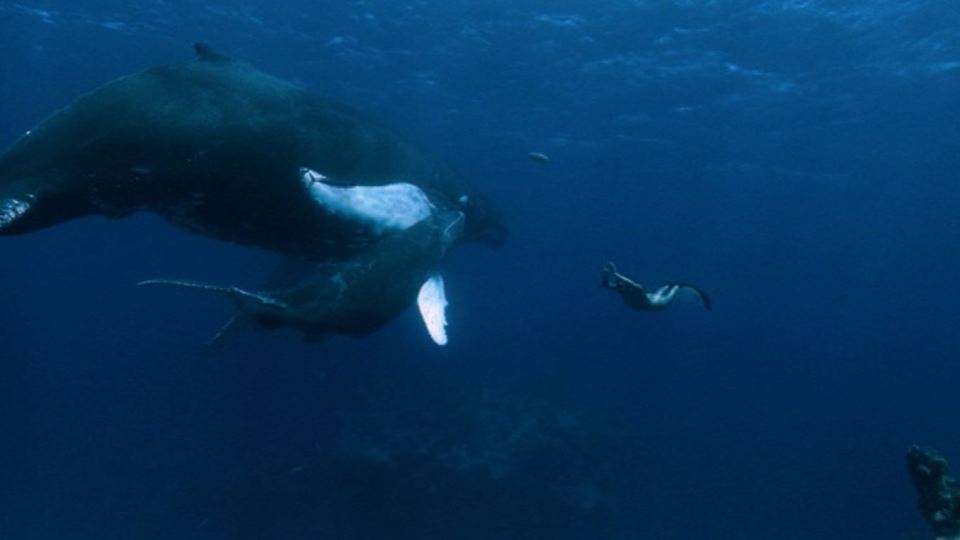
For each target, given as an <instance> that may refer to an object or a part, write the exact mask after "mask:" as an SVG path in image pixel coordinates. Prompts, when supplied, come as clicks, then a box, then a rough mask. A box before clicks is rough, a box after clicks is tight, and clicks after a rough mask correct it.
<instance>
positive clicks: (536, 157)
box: [527, 152, 550, 163]
mask: <svg viewBox="0 0 960 540" xmlns="http://www.w3.org/2000/svg"><path fill="white" fill-rule="evenodd" d="M527 157H528V158H530V161H536V162H537V163H550V156H548V155H546V154H544V153H543V152H530V153H529V154H527Z"/></svg>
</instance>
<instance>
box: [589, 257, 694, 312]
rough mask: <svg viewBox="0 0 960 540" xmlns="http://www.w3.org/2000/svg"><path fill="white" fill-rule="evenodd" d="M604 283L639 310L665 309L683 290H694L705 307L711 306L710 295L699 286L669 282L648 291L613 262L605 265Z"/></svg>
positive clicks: (630, 305)
mask: <svg viewBox="0 0 960 540" xmlns="http://www.w3.org/2000/svg"><path fill="white" fill-rule="evenodd" d="M602 283H603V286H604V287H606V288H608V289H613V290H615V291H617V292H618V293H620V296H622V297H623V302H624V303H625V304H626V305H627V306H629V307H631V308H633V309H635V310H637V311H663V310H664V309H666V308H667V306H668V305H670V302H672V301H673V300H674V299H675V298H676V297H677V293H679V292H681V291H691V292H693V293H694V294H695V295H696V296H697V298H699V299H700V302H701V303H702V304H703V307H705V308H706V309H710V307H711V304H710V297H709V296H708V295H707V293H706V292H705V291H704V290H703V289H701V288H699V287H696V286H694V285H689V284H687V283H667V284H666V285H664V286H662V287H660V288H659V289H657V290H656V291H653V292H647V290H646V289H644V288H643V285H640V284H639V283H637V282H636V281H633V280H632V279H630V278H628V277H627V276H625V275H623V274H621V273H619V272H617V267H616V266H614V264H613V263H612V262H608V263H606V264H604V265H603V282H602Z"/></svg>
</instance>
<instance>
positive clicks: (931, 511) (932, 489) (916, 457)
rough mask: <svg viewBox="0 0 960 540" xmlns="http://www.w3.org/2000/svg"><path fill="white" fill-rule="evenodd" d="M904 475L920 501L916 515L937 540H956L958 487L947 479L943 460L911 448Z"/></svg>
mask: <svg viewBox="0 0 960 540" xmlns="http://www.w3.org/2000/svg"><path fill="white" fill-rule="evenodd" d="M907 471H908V472H909V473H910V479H911V480H913V486H914V487H915V488H916V489H917V495H918V496H919V498H920V513H921V514H923V517H924V519H926V520H927V523H929V524H930V526H931V527H933V532H934V534H936V535H937V540H957V539H960V483H958V482H957V480H956V479H954V478H953V477H952V476H950V465H949V464H948V463H947V460H945V459H944V458H943V457H941V456H940V455H939V454H937V453H936V452H934V451H932V450H927V449H925V448H920V447H919V446H911V447H910V449H909V450H907Z"/></svg>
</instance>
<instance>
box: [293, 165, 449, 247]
mask: <svg viewBox="0 0 960 540" xmlns="http://www.w3.org/2000/svg"><path fill="white" fill-rule="evenodd" d="M300 178H301V180H302V181H303V184H304V186H305V187H306V188H307V190H308V191H309V193H310V196H311V197H312V198H313V200H314V201H316V202H317V204H319V205H320V206H322V207H323V208H324V209H325V210H326V211H328V212H330V213H332V214H335V215H337V216H340V217H341V218H343V219H345V220H349V221H353V222H356V223H357V224H359V225H362V226H365V227H369V228H370V229H371V230H372V231H373V232H374V233H375V234H385V233H389V232H393V231H400V230H404V229H407V228H409V227H411V226H412V225H414V224H415V223H417V222H419V221H420V220H422V219H424V218H426V217H428V216H430V214H431V212H432V211H433V204H431V202H430V199H429V198H428V197H427V195H426V193H424V192H423V190H422V189H420V188H419V187H417V186H415V185H413V184H410V183H407V182H396V183H392V184H384V185H380V186H350V187H342V186H336V185H333V184H331V183H328V182H326V180H327V177H326V176H324V175H322V174H320V173H318V172H316V171H313V170H310V169H307V168H303V169H301V170H300Z"/></svg>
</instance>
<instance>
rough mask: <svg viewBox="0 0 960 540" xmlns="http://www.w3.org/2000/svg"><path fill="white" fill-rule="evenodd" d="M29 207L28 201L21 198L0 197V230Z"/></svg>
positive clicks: (10, 223) (24, 212) (11, 223)
mask: <svg viewBox="0 0 960 540" xmlns="http://www.w3.org/2000/svg"><path fill="white" fill-rule="evenodd" d="M29 209H30V202H28V201H25V200H21V199H0V230H2V229H6V228H7V227H9V226H11V225H13V223H15V222H16V221H17V220H18V219H20V217H21V216H23V215H24V214H26V213H27V210H29Z"/></svg>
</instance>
